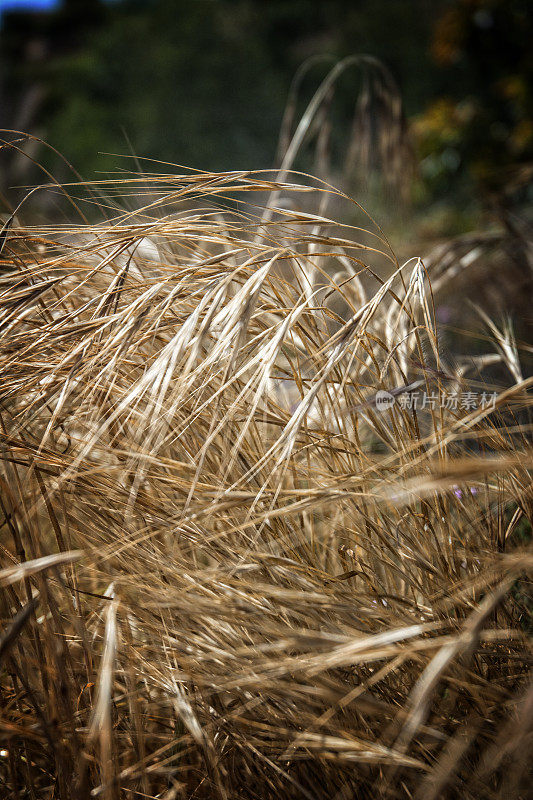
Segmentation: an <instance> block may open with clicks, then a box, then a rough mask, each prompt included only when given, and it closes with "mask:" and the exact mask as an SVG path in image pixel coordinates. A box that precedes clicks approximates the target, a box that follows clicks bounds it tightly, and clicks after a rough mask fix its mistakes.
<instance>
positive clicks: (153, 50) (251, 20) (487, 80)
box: [0, 0, 533, 204]
mask: <svg viewBox="0 0 533 800" xmlns="http://www.w3.org/2000/svg"><path fill="white" fill-rule="evenodd" d="M532 27H533V25H532V15H531V12H530V4H529V2H527V0H505V2H504V0H452V1H451V2H450V1H447V0H433V2H427V0H359V1H358V2H357V1H356V2H353V0H352V1H351V2H348V0H330V1H329V2H327V3H317V2H310V0H270V2H259V1H258V0H256V1H255V2H253V1H252V0H194V1H193V2H191V0H122V2H121V1H120V0H115V2H107V3H105V2H101V1H100V0H66V2H64V3H63V4H62V6H61V7H60V8H59V9H58V10H57V11H55V12H52V13H48V14H28V13H10V14H6V15H5V16H4V20H3V27H2V31H1V37H0V58H1V61H2V87H1V90H2V113H3V119H2V127H3V128H16V129H24V130H26V131H29V132H31V133H35V134H38V135H40V136H42V137H43V138H45V139H46V140H47V141H48V142H50V143H51V144H52V145H53V146H54V147H56V148H57V149H58V150H59V151H60V152H61V153H63V154H64V155H65V156H66V158H68V160H69V161H70V162H71V163H73V164H74V165H75V166H76V168H77V169H79V170H80V171H81V173H82V174H83V175H84V176H86V177H87V176H92V175H94V172H95V171H101V170H108V169H111V168H113V167H116V166H117V165H118V164H119V163H120V162H119V161H118V160H117V159H116V158H114V157H110V156H107V157H105V156H103V155H101V154H102V153H114V154H117V153H122V154H124V153H128V152H134V153H135V154H138V155H139V156H146V157H149V158H153V159H158V160H162V161H168V162H171V163H177V164H183V165H188V166H193V167H198V168H205V169H211V170H216V169H242V168H256V167H270V166H272V165H273V163H274V158H275V152H276V144H277V139H278V135H279V130H280V123H281V118H282V115H283V108H284V104H285V100H286V97H287V94H288V91H289V87H290V83H291V80H292V78H293V76H294V74H295V72H296V70H297V68H298V67H299V66H300V64H301V63H302V62H303V61H304V60H305V59H306V58H308V57H310V56H313V55H316V54H318V53H327V54H329V55H330V56H331V57H332V59H338V58H341V57H342V56H345V55H348V54H351V53H363V52H365V53H370V54H372V55H375V56H377V57H378V58H380V59H381V60H383V61H384V63H385V64H386V65H387V66H388V67H389V68H390V70H391V72H392V74H393V75H394V77H395V79H396V80H397V82H398V84H399V86H400V90H401V92H402V96H403V98H404V102H405V107H406V111H407V115H408V118H409V119H410V121H411V123H412V130H413V134H414V137H415V141H416V146H417V148H418V153H419V155H420V158H421V177H422V184H421V186H422V188H420V187H419V196H420V197H422V198H423V199H424V200H426V199H427V198H428V196H429V197H430V198H432V199H434V198H437V199H438V198H446V197H448V196H452V195H453V197H454V199H455V201H456V202H457V203H459V204H460V203H467V202H468V201H469V199H471V197H472V196H473V195H474V194H475V193H477V192H478V191H479V188H480V187H481V188H483V190H485V191H488V192H490V191H493V190H494V189H495V187H498V186H499V185H500V183H501V180H502V178H501V174H502V173H501V170H502V169H504V170H508V169H509V168H516V167H520V166H521V165H523V164H528V163H529V162H530V161H531V160H532V159H533V121H532V117H533V114H532V106H533V103H532V90H531V86H532V85H533V84H532V78H533V58H532V54H531V45H530V42H531V39H532V36H531V34H532V33H533V30H532ZM326 68H327V67H326V65H324V64H322V65H317V66H316V67H315V68H314V69H313V70H311V72H310V74H309V76H308V77H307V78H306V80H305V82H304V85H303V87H302V99H301V102H302V104H303V103H304V102H305V101H306V100H308V99H309V98H310V97H311V95H312V92H313V90H314V89H315V88H316V87H317V86H318V83H319V81H320V79H321V78H322V77H323V76H324V75H325V71H326ZM358 89H359V82H358V78H357V76H356V75H354V74H353V73H349V74H347V75H346V76H345V77H344V78H343V80H342V81H341V82H340V85H339V88H338V91H337V94H336V97H335V102H334V104H333V106H332V112H331V113H332V115H333V116H332V119H333V122H334V127H335V130H338V131H339V132H342V131H343V130H345V129H346V128H347V127H348V126H349V123H350V119H351V116H352V114H353V109H354V105H355V102H356V98H357V92H358ZM302 108H303V105H302ZM337 140H338V146H339V147H342V146H343V137H342V135H339V136H338V137H337ZM130 148H131V149H130ZM36 157H38V159H39V161H41V162H42V163H44V164H45V165H46V166H47V167H48V168H50V169H53V170H54V174H56V175H57V176H58V177H60V178H64V177H66V174H65V171H64V170H63V169H62V168H61V167H60V165H59V164H58V162H57V159H56V158H55V157H54V156H53V154H52V153H48V154H47V153H46V152H44V151H41V150H40V151H39V153H38V156H36ZM121 166H122V167H124V162H122V165H121ZM301 166H304V167H305V166H307V165H306V164H305V162H304V163H303V164H301ZM154 169H157V168H156V167H154ZM14 177H18V175H16V176H12V175H10V174H9V170H7V172H6V173H5V178H4V182H8V183H9V180H10V179H13V178H14Z"/></svg>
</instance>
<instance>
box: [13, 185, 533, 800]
mask: <svg viewBox="0 0 533 800" xmlns="http://www.w3.org/2000/svg"><path fill="white" fill-rule="evenodd" d="M63 191H64V192H70V195H71V199H72V204H73V205H74V206H77V207H78V208H79V209H80V212H81V213H82V216H83V214H88V215H89V216H91V213H93V212H94V209H95V208H96V207H97V206H99V207H100V208H101V209H102V212H103V214H102V221H101V222H97V223H95V222H92V223H88V222H84V221H82V222H81V223H80V224H79V225H74V224H71V223H69V224H68V225H56V226H49V227H42V228H39V229H36V228H31V227H25V226H22V225H18V224H16V222H15V221H12V224H11V225H10V226H5V228H4V231H3V234H2V238H1V244H2V253H1V257H0V258H1V262H0V270H1V274H0V326H1V327H0V364H1V372H2V384H1V387H0V403H1V405H0V446H1V449H0V463H1V466H0V499H1V525H2V528H1V545H2V550H1V558H2V571H1V572H0V587H1V588H0V597H1V602H2V607H1V609H2V610H1V615H2V634H1V635H2V638H1V644H0V657H1V673H0V691H1V694H2V709H3V710H2V712H1V718H0V726H1V727H0V735H1V738H2V741H1V749H0V769H1V773H0V779H1V780H2V782H3V785H4V787H5V791H6V792H7V795H5V796H9V797H12V798H16V799H17V800H23V798H24V799H25V798H31V800H40V799H41V798H50V800H51V798H59V800H88V799H89V798H100V797H102V798H109V799H110V800H111V798H113V799H114V800H116V799H117V798H128V799H129V798H131V800H134V798H161V799H163V798H165V800H173V798H186V799H187V800H189V798H190V799H191V800H192V798H214V797H218V798H221V799H223V800H226V799H227V800H229V799H230V798H242V799H243V800H244V799H245V798H246V799H248V798H249V799H250V800H251V799H252V798H254V799H259V798H285V797H286V798H308V799H311V798H313V800H314V799H315V798H316V799H317V800H318V798H324V800H325V798H328V800H331V798H336V800H349V798H354V797H357V798H386V799H387V800H389V798H390V799H391V800H392V798H418V800H431V798H435V800H436V798H443V797H450V798H461V799H462V800H474V798H476V800H478V798H480V797H483V798H501V799H502V800H503V798H516V799H518V798H525V797H526V794H527V791H528V786H529V785H530V784H529V778H530V777H531V776H530V774H529V773H528V766H529V763H530V755H531V742H532V727H531V720H532V715H531V709H532V705H533V690H532V688H531V682H530V681H531V679H530V675H529V668H530V663H531V648H530V639H529V638H528V636H529V634H530V630H528V625H529V624H530V613H531V594H530V591H529V583H528V575H529V574H530V572H531V568H532V566H533V555H532V551H531V519H532V513H533V496H532V478H531V473H532V469H533V451H532V448H531V442H530V432H531V431H530V417H529V416H528V415H529V409H528V405H530V395H528V390H529V389H530V387H531V383H532V380H531V379H528V378H524V377H523V375H522V372H521V369H520V350H519V346H518V345H517V343H516V342H515V341H514V338H513V334H512V329H511V328H510V327H509V326H506V327H505V328H502V326H501V325H499V324H498V323H497V321H495V322H492V321H491V320H490V319H488V318H487V320H485V321H488V323H489V328H490V330H489V336H492V337H493V339H494V343H493V344H492V343H491V342H490V341H487V342H486V353H481V354H478V355H477V356H476V359H473V360H471V362H469V365H468V369H467V368H466V367H465V365H464V364H461V363H459V360H457V361H456V360H454V359H453V358H452V359H449V358H448V359H446V360H445V359H444V358H443V355H442V351H441V346H440V335H441V331H440V330H439V327H438V325H437V323H436V321H435V302H436V301H435V296H434V294H433V292H432V288H431V281H430V278H431V276H430V275H428V272H427V269H426V267H425V265H424V262H423V261H422V260H420V259H418V258H415V259H413V260H412V261H409V262H407V263H406V264H403V265H401V264H399V263H398V262H397V260H396V257H395V255H394V252H393V250H392V249H391V247H390V245H389V243H388V241H387V239H386V237H385V235H384V234H383V232H382V231H381V230H380V229H379V228H378V227H377V226H376V225H375V224H374V223H373V222H372V220H370V219H369V218H367V217H366V216H365V215H364V212H363V211H362V210H361V209H360V208H359V206H357V204H356V203H354V202H353V201H351V200H349V198H347V197H345V196H344V195H342V194H341V193H340V192H338V191H335V190H334V189H332V188H331V187H329V186H326V185H325V184H321V183H318V182H316V181H313V180H311V179H307V178H305V176H301V175H297V174H291V173H288V174H287V176H286V177H285V181H284V182H283V183H281V182H280V181H279V180H277V179H276V178H274V177H272V175H271V174H269V173H244V172H239V173H224V174H211V173H209V174H208V173H203V172H195V173H184V174H182V175H177V176H169V175H160V176H158V175H150V176H148V175H142V176H139V177H135V176H134V177H131V178H130V177H127V176H126V177H124V178H122V179H120V180H118V179H117V180H114V181H107V182H105V181H103V182H100V183H99V184H94V185H85V186H77V187H70V188H69V187H64V189H63ZM281 193H283V197H284V198H285V199H284V201H283V202H281V200H280V199H279V198H280V194H281ZM82 195H83V198H82V199H80V197H81V196H82ZM75 196H77V197H78V199H77V200H76V199H75ZM269 196H271V198H273V202H274V203H275V204H274V205H272V203H270V205H269V204H268V200H267V198H268V197H269ZM287 198H288V199H287ZM265 203H266V204H267V205H266V209H267V210H266V211H265V210H264V208H263V209H262V206H263V207H264V204H265ZM328 207H334V208H335V209H338V208H340V207H344V211H343V214H340V213H339V214H338V215H336V219H330V218H328ZM91 209H93V212H91ZM124 209H129V210H124ZM317 209H319V210H317ZM343 218H344V219H350V220H351V224H347V223H344V224H341V222H340V221H338V220H339V219H343ZM465 263H466V262H465ZM447 270H448V271H449V273H450V275H453V274H454V262H453V260H451V261H450V262H449V263H448V265H447V266H446V265H444V266H443V264H440V268H439V273H438V276H437V277H438V288H439V291H444V289H445V287H446V284H447V277H446V274H447ZM490 326H492V327H490ZM495 360H496V361H498V362H499V363H501V364H502V365H503V366H504V367H506V365H507V367H506V368H508V376H509V382H508V385H507V386H500V387H499V388H495V387H494V386H493V385H492V384H491V383H490V380H489V378H488V377H485V373H484V370H485V368H486V365H491V364H493V363H494V361H495ZM472 375H474V377H472ZM483 392H485V394H486V395H487V396H489V395H490V396H491V398H492V399H491V401H490V402H489V403H487V402H483V403H482V402H481V401H480V402H477V401H475V402H471V401H472V395H474V394H475V396H476V398H479V397H480V396H481V395H482V393H483ZM493 392H495V394H494V395H493V394H492V393H493ZM384 393H385V394H384ZM422 397H423V398H424V401H425V402H424V403H421V402H419V403H418V407H414V406H415V404H416V401H415V400H414V398H418V399H419V400H420V398H422ZM454 398H455V402H454ZM468 398H470V400H468ZM422 406H423V407H422Z"/></svg>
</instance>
